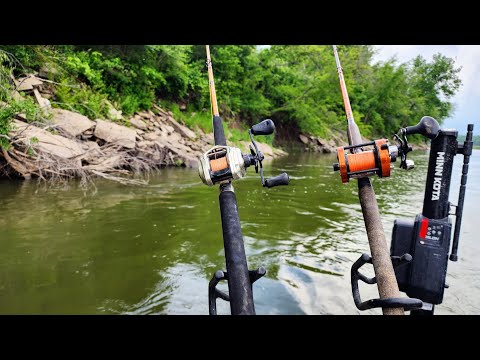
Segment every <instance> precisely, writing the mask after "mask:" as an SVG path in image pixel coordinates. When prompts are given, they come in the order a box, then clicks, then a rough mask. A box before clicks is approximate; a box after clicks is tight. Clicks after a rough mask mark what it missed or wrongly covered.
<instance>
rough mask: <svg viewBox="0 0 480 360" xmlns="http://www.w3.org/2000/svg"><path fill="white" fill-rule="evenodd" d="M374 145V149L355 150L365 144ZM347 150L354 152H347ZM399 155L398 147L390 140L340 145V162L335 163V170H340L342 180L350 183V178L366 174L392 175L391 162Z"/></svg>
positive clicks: (338, 149)
mask: <svg viewBox="0 0 480 360" xmlns="http://www.w3.org/2000/svg"><path fill="white" fill-rule="evenodd" d="M371 145H373V150H367V151H360V152H355V151H354V149H359V148H362V147H364V146H371ZM345 150H351V151H352V152H353V153H351V154H346V153H345ZM397 156H398V147H397V146H396V145H389V144H388V140H386V139H380V140H375V141H372V142H369V143H364V144H359V145H351V146H340V147H339V148H337V159H338V163H335V164H333V170H334V171H340V176H341V178H342V182H343V183H344V184H345V183H348V182H349V181H350V178H356V179H358V178H362V177H365V176H372V175H378V177H389V176H390V163H391V162H394V161H395V160H396V159H397Z"/></svg>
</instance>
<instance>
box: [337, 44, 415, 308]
mask: <svg viewBox="0 0 480 360" xmlns="http://www.w3.org/2000/svg"><path fill="white" fill-rule="evenodd" d="M333 53H334V56H335V61H336V64H337V71H338V77H339V79H340V88H341V91H342V97H343V103H344V107H345V113H346V117H347V137H348V143H349V146H344V147H339V148H338V149H337V158H338V163H336V164H334V165H333V169H334V170H335V171H340V176H341V179H342V182H343V183H348V182H349V180H350V178H356V179H358V197H359V199H360V205H361V208H362V213H363V219H364V222H365V228H366V230H367V237H368V243H369V246H370V251H371V254H372V256H370V255H368V254H363V255H362V256H361V257H360V259H358V260H357V261H356V262H355V263H354V264H353V266H352V269H351V283H352V294H353V298H354V301H355V305H356V306H357V308H358V309H359V310H366V309H371V308H377V307H381V308H382V311H383V314H384V315H404V310H410V309H416V308H420V307H421V306H422V302H421V301H420V300H419V299H411V298H400V292H399V288H398V284H397V279H396V277H395V271H394V268H393V264H394V263H395V265H396V266H401V265H405V263H407V262H408V260H409V257H408V256H404V257H399V258H395V259H391V258H390V252H389V249H388V247H387V241H386V238H385V233H384V230H383V226H382V221H381V218H380V212H379V210H378V204H377V199H376V197H375V192H374V190H373V187H372V183H371V181H370V178H369V177H370V176H373V175H377V176H379V177H388V176H390V163H391V162H393V161H395V160H396V158H397V157H398V156H400V158H401V164H400V166H401V167H402V168H404V169H410V168H413V166H414V164H413V162H412V161H410V160H407V159H406V154H407V152H408V151H409V149H410V150H411V147H410V148H409V145H408V142H406V141H405V142H403V143H401V144H399V145H398V146H397V145H390V144H389V143H388V140H387V139H380V140H375V141H372V142H366V143H365V142H364V141H363V140H362V137H361V134H360V130H359V129H358V126H357V124H356V123H355V120H354V118H353V113H352V107H351V105H350V99H349V97H348V92H347V87H346V85H345V79H344V77H343V70H342V66H341V64H340V59H339V57H338V52H337V47H336V46H335V45H333ZM367 147H372V149H370V150H367V149H366V148H367ZM347 150H349V152H350V153H349V154H347V153H346V151H347ZM365 263H371V264H373V270H374V272H375V277H374V278H367V277H366V276H365V275H363V274H361V273H360V272H358V269H359V268H360V267H361V266H363V265H364V264H365ZM358 280H362V281H363V282H366V283H368V284H375V283H376V284H377V287H378V292H379V295H380V298H379V299H372V300H367V301H365V302H362V301H361V298H360V292H359V288H358Z"/></svg>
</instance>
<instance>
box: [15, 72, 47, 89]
mask: <svg viewBox="0 0 480 360" xmlns="http://www.w3.org/2000/svg"><path fill="white" fill-rule="evenodd" d="M42 84H43V81H42V80H40V79H38V78H36V77H34V76H29V77H24V78H18V79H17V80H15V86H16V88H17V91H25V90H33V88H34V87H36V86H40V85H42Z"/></svg>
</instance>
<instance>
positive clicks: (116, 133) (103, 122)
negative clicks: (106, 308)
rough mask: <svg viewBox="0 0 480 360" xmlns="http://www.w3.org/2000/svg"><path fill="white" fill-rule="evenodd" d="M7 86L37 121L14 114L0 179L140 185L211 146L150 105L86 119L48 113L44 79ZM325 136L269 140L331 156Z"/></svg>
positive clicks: (335, 142)
mask: <svg viewBox="0 0 480 360" xmlns="http://www.w3.org/2000/svg"><path fill="white" fill-rule="evenodd" d="M13 80H14V82H15V84H16V89H17V90H16V91H15V92H14V94H13V96H14V97H16V98H23V99H24V98H31V99H32V100H34V101H35V102H36V103H37V106H38V112H40V113H41V114H42V116H40V117H38V119H37V120H36V121H33V122H32V121H31V120H27V117H26V115H25V114H16V115H14V119H13V121H12V124H11V130H10V132H9V134H8V136H5V137H7V138H8V141H9V143H10V146H9V147H8V148H2V151H1V154H0V166H1V172H0V176H3V177H8V178H18V177H20V178H24V179H31V178H40V179H43V180H51V179H70V178H80V179H82V180H83V181H85V182H87V181H89V180H90V178H91V177H92V176H100V177H103V178H106V179H110V180H115V181H119V182H122V183H129V184H145V183H146V181H145V180H144V179H142V176H136V175H145V174H147V175H148V173H149V171H151V170H154V169H159V168H162V167H166V166H184V167H189V168H196V167H197V166H198V158H199V157H200V156H201V155H202V154H203V153H204V152H205V151H207V150H208V149H209V148H211V147H212V146H213V134H211V133H205V132H204V131H203V130H202V129H201V128H200V127H199V126H194V128H193V129H192V128H189V127H188V126H186V124H185V122H183V121H182V120H180V119H178V118H177V119H176V118H175V116H174V113H173V112H172V111H170V110H167V109H164V108H162V107H160V106H158V105H157V104H154V105H153V107H152V108H151V109H150V110H148V111H139V112H137V113H134V114H133V116H129V117H125V116H124V115H122V112H121V111H118V110H117V109H115V107H114V106H113V104H111V103H108V104H107V106H108V107H109V111H108V114H109V119H101V118H89V117H87V116H85V115H82V114H79V113H78V112H74V111H70V110H66V109H61V108H52V104H51V100H54V99H55V92H56V87H55V86H54V85H53V84H52V82H50V81H48V80H47V79H45V78H42V77H40V76H39V75H38V76H37V75H35V74H32V75H29V76H27V77H24V78H19V79H13ZM52 102H53V101H52ZM56 106H58V104H57V105H56ZM178 115H182V116H181V117H184V115H183V114H178ZM187 120H188V119H187ZM230 125H232V124H230ZM233 125H235V124H233ZM227 126H228V125H227ZM235 130H236V131H237V133H240V131H239V130H238V129H235ZM331 134H332V136H331V138H330V139H322V138H319V137H315V136H312V135H309V134H302V133H296V134H294V133H290V134H289V135H290V137H289V139H288V141H284V142H282V139H277V140H278V141H277V143H279V144H281V145H282V146H283V147H284V148H288V149H290V148H291V149H292V151H296V150H300V151H309V152H317V153H335V152H336V149H337V147H338V146H342V145H345V144H346V143H347V139H346V137H345V134H344V131H340V130H337V131H335V130H332V132H331ZM292 135H293V137H292ZM243 139H245V137H243ZM256 140H257V141H258V140H261V138H257V139H256ZM365 141H368V139H365ZM228 142H229V144H230V145H232V146H238V147H240V148H241V150H242V151H243V152H244V153H248V152H249V144H250V142H249V141H245V140H242V139H239V138H238V134H237V136H234V135H233V136H231V138H229V139H228ZM258 145H259V149H260V151H262V153H263V154H264V155H265V160H266V161H268V160H270V159H273V158H276V157H279V156H283V155H286V154H287V152H286V151H284V150H282V149H279V148H276V147H273V146H270V145H268V144H266V143H261V142H258ZM414 147H415V148H428V147H427V146H426V145H425V146H422V145H414Z"/></svg>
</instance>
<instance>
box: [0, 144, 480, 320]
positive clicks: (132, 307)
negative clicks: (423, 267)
mask: <svg viewBox="0 0 480 360" xmlns="http://www.w3.org/2000/svg"><path fill="white" fill-rule="evenodd" d="M479 155H480V151H479V150H475V151H474V154H473V156H472V157H471V161H470V173H469V178H468V185H467V197H466V200H465V210H464V218H463V224H462V236H461V240H460V247H459V261H458V262H457V263H452V262H450V263H449V267H448V277H447V282H448V283H449V285H450V288H449V289H446V291H445V297H444V303H443V304H441V305H439V306H437V307H436V314H479V313H480V276H479V275H478V274H479V271H480V263H479V262H478V256H480V244H479V242H478V241H476V240H477V237H478V236H476V235H474V234H475V230H474V219H478V215H476V214H475V210H474V206H475V204H476V203H479V202H480V180H479V179H480V166H479V165H480V156H479ZM413 159H414V160H415V163H416V168H415V169H414V170H412V171H410V172H405V171H403V170H401V169H394V170H393V174H392V177H390V178H388V179H374V180H373V184H374V188H375V192H376V194H377V199H378V203H379V206H380V212H381V215H382V222H383V226H384V229H385V233H386V236H387V239H388V242H389V243H390V237H391V231H392V226H393V220H394V219H395V218H398V217H403V218H409V219H413V218H414V216H415V215H416V214H417V213H419V212H421V209H422V201H423V191H424V187H425V178H426V166H427V160H428V152H416V153H414V154H413ZM334 161H335V156H334V155H318V154H294V155H290V156H287V157H284V158H280V159H276V160H274V161H272V162H270V163H267V164H266V165H265V173H266V174H267V176H271V175H276V174H278V173H279V172H281V171H287V172H288V173H289V175H290V178H291V184H290V185H289V186H288V187H278V188H273V189H264V188H262V187H261V184H260V180H259V178H258V176H257V175H256V174H255V173H254V171H253V169H249V175H248V176H247V178H246V179H242V180H240V181H237V182H236V183H235V190H236V194H237V199H238V206H239V213H240V219H241V223H242V231H243V235H244V241H245V247H246V252H247V259H248V263H249V267H250V268H251V269H253V268H256V267H258V266H261V265H263V266H265V267H266V269H267V275H266V276H265V277H264V278H262V279H260V280H259V281H257V282H256V283H255V284H254V287H253V291H254V300H255V307H256V312H257V314H359V313H360V312H359V311H358V310H357V309H356V308H355V305H354V303H353V299H352V297H351V288H350V276H349V271H350V267H351V265H352V263H353V262H354V261H355V260H356V259H357V258H358V257H359V256H360V255H361V254H362V253H363V252H369V248H368V242H367V237H366V233H365V228H364V223H363V217H362V213H361V209H360V205H359V202H358V196H357V186H356V183H355V182H351V183H350V184H348V185H343V184H342V183H341V181H340V176H339V174H338V173H333V171H332V163H333V162H334ZM461 163H462V157H461V156H459V157H458V158H457V159H456V160H455V164H454V171H453V177H452V188H451V193H450V195H451V196H450V200H451V201H452V202H453V203H456V202H457V196H458V186H459V181H460V175H461V174H460V171H461ZM96 187H97V191H96V193H95V194H92V193H91V192H88V193H84V192H83V191H82V190H81V189H79V187H78V186H77V183H75V182H72V183H70V184H69V186H68V187H60V188H52V187H45V186H43V185H40V186H39V185H38V184H37V183H36V182H34V181H32V182H9V181H2V182H0V204H1V207H0V215H1V216H0V229H1V230H2V233H1V235H0V314H208V306H207V305H208V299H207V286H208V281H209V280H210V278H211V276H212V275H213V273H214V271H215V270H218V269H225V259H224V256H223V241H222V237H221V236H222V232H221V223H220V212H219V207H218V189H217V188H216V187H215V188H208V187H206V186H204V185H203V184H202V183H201V182H200V179H199V178H198V175H197V172H196V170H189V169H176V168H175V169H164V170H162V171H161V172H159V173H158V174H155V175H154V176H152V177H151V179H150V185H149V186H147V187H127V186H123V185H119V184H116V183H112V182H108V181H105V180H98V181H96ZM367 274H370V275H372V274H373V271H371V269H370V270H369V271H367ZM221 288H223V289H226V286H225V285H222V286H221ZM361 291H362V297H363V298H364V299H367V298H371V297H377V296H378V293H377V291H376V286H368V285H362V286H361ZM218 304H219V306H218V311H219V313H220V314H228V313H229V306H228V304H227V303H225V302H223V301H222V300H220V299H219V300H218ZM362 314H381V310H379V309H374V310H369V311H366V312H362Z"/></svg>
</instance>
